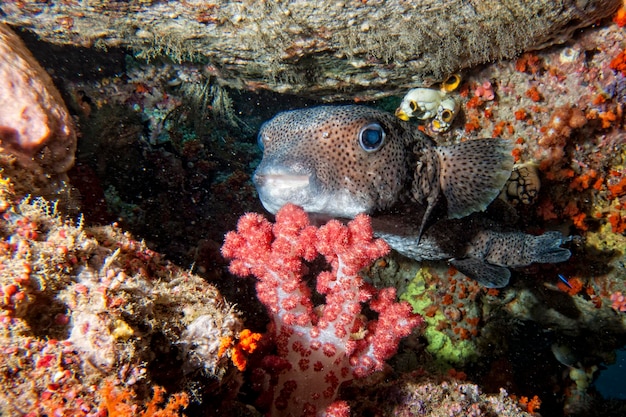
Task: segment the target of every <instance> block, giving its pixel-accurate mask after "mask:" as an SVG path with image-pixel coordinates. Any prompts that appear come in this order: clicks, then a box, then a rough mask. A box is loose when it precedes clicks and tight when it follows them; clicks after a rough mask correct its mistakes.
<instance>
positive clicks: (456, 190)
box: [437, 139, 513, 219]
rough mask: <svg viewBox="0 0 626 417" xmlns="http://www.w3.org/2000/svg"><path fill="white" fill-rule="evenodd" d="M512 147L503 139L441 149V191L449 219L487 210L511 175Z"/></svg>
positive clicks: (466, 143)
mask: <svg viewBox="0 0 626 417" xmlns="http://www.w3.org/2000/svg"><path fill="white" fill-rule="evenodd" d="M511 149H512V145H511V143H510V141H507V140H503V139H477V140H469V141H466V142H461V143H458V144H456V145H452V146H446V147H440V148H437V153H438V155H439V167H440V182H441V191H442V192H443V195H444V196H445V198H446V201H447V205H448V217H449V218H453V219H454V218H460V217H465V216H467V215H468V214H471V213H473V212H477V211H483V210H484V209H485V208H487V206H488V205H489V203H491V202H492V201H493V199H494V198H496V197H497V196H498V194H499V193H500V191H501V190H502V187H503V186H504V184H505V183H506V181H507V179H508V178H509V176H510V175H511V170H512V169H513V156H512V155H511Z"/></svg>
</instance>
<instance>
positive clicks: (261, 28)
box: [0, 0, 622, 101]
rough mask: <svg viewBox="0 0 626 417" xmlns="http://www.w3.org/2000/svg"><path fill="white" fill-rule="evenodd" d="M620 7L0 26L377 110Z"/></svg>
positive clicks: (534, 6) (28, 20) (369, 7)
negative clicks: (384, 102)
mask: <svg viewBox="0 0 626 417" xmlns="http://www.w3.org/2000/svg"><path fill="white" fill-rule="evenodd" d="M621 3H622V1H621V0H588V1H580V0H564V1H558V2H555V1H551V0H505V1H501V2H496V3H494V2H491V1H486V0H474V1H462V0H453V1H441V0H424V1H420V2H407V1H400V0H393V1H387V2H385V1H380V0H379V1H367V2H364V1H363V2H360V1H351V2H323V3H319V2H313V1H298V2H289V1H271V2H255V1H250V0H245V1H238V2H231V1H224V0H218V1H213V2H209V1H198V0H192V1H182V2H178V1H164V2H162V1H158V2H157V1H131V2H114V1H81V2H77V1H68V2H47V1H14V2H5V3H3V4H0V12H1V13H3V14H4V15H3V16H0V20H1V21H4V22H5V23H8V24H10V25H13V26H18V27H22V28H25V29H29V30H32V31H34V32H35V33H37V35H39V36H40V37H41V38H42V39H43V40H46V41H49V42H54V43H60V44H71V45H80V46H96V47H100V48H102V49H107V48H111V47H118V46H119V47H125V48H130V49H132V50H134V51H135V52H136V53H137V55H139V56H140V57H145V58H147V59H153V58H155V57H158V56H162V55H165V56H168V57H170V58H172V59H173V60H175V61H186V60H193V61H197V62H201V63H203V64H205V70H206V71H207V72H208V73H209V74H212V75H214V76H215V77H216V78H217V80H218V81H219V82H221V83H222V84H224V85H229V86H233V87H238V88H247V89H250V90H256V89H259V88H261V89H269V90H273V91H277V92H281V93H292V94H299V95H306V96H310V97H315V98H321V99H324V100H328V101H331V100H342V99H357V100H358V99H363V100H366V99H374V98H379V97H382V96H386V95H391V94H400V93H401V92H403V91H405V90H406V89H407V88H408V87H412V86H415V85H417V84H428V83H429V82H434V81H436V80H441V79H442V78H443V77H445V76H446V75H448V74H450V73H452V72H455V71H459V70H461V69H464V68H469V67H472V66H475V65H478V64H482V63H486V62H490V61H494V60H497V59H501V58H512V57H514V56H516V55H517V54H519V53H521V52H523V51H528V50H533V49H541V48H543V47H545V46H548V45H551V44H555V43H561V42H564V41H566V40H567V39H568V38H569V37H570V35H571V34H572V33H573V32H574V31H575V30H576V29H579V28H582V27H585V26H589V25H591V24H593V23H594V22H596V21H598V20H599V19H601V18H604V17H607V16H610V15H611V14H613V13H614V12H615V11H616V10H617V8H618V7H619V5H620V4H621Z"/></svg>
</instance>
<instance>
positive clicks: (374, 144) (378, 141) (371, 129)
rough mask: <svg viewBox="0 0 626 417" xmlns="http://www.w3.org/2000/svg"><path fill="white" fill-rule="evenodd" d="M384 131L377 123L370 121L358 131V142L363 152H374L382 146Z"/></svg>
mask: <svg viewBox="0 0 626 417" xmlns="http://www.w3.org/2000/svg"><path fill="white" fill-rule="evenodd" d="M384 141H385V131H384V130H383V128H382V127H381V126H380V125H379V124H378V123H371V124H369V125H367V126H365V127H363V129H361V131H360V132H359V144H360V145H361V148H363V150H364V151H365V152H375V151H377V150H379V149H380V147H381V146H383V142H384Z"/></svg>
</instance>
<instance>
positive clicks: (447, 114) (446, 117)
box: [441, 110, 454, 123]
mask: <svg viewBox="0 0 626 417" xmlns="http://www.w3.org/2000/svg"><path fill="white" fill-rule="evenodd" d="M453 118H454V114H453V113H452V111H450V110H444V111H442V112H441V120H443V121H444V122H446V123H450V122H451V121H452V119H453Z"/></svg>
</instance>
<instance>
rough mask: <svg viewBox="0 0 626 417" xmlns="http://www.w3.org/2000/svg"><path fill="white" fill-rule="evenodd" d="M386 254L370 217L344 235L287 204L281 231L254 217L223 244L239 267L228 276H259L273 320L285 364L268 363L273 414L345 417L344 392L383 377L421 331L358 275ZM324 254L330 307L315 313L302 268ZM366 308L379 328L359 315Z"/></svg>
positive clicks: (390, 294) (280, 216) (279, 359)
mask: <svg viewBox="0 0 626 417" xmlns="http://www.w3.org/2000/svg"><path fill="white" fill-rule="evenodd" d="M388 251H389V247H388V246H387V244H386V243H385V242H384V241H382V240H380V239H378V240H374V239H373V238H372V228H371V225H370V221H369V218H368V217H367V216H366V215H359V216H357V217H356V218H355V219H354V220H352V221H351V222H350V223H348V225H347V226H344V225H343V224H341V223H340V222H338V221H336V220H331V221H330V222H328V223H327V224H326V225H324V226H322V227H320V228H319V229H318V228H315V227H313V226H310V225H309V220H308V217H307V215H306V214H305V213H304V211H303V210H302V209H301V208H299V207H297V206H294V205H290V204H289V205H286V206H285V207H283V208H282V209H281V210H280V211H278V213H277V214H276V223H275V224H271V223H270V222H269V221H267V220H266V219H265V218H264V217H262V216H261V215H258V214H253V213H249V214H246V215H244V216H243V217H242V218H241V219H240V220H239V223H238V225H237V232H229V233H228V234H227V235H226V239H225V242H224V246H223V247H222V253H223V255H224V256H225V257H226V258H229V259H232V261H231V264H230V271H231V272H233V273H234V274H237V275H241V276H245V275H249V274H254V275H255V276H256V277H257V279H258V282H257V295H258V297H259V300H260V301H261V302H262V303H263V304H265V306H266V307H267V308H268V310H269V313H270V316H271V318H272V328H271V330H270V334H271V336H272V337H273V338H274V341H275V343H276V346H277V351H278V355H277V356H271V357H267V358H266V361H265V362H266V364H268V365H269V364H271V368H272V369H273V370H274V372H275V375H272V378H271V380H270V385H271V387H270V388H269V392H268V393H267V394H268V395H269V396H271V397H272V400H271V401H272V404H271V408H272V409H271V412H270V415H272V416H278V415H292V416H304V415H306V416H309V415H310V416H313V415H328V416H331V415H332V416H340V415H341V416H345V415H348V413H349V409H348V406H347V404H346V403H345V402H342V401H338V400H337V391H338V388H339V386H340V384H341V383H342V382H344V381H348V380H351V379H354V378H358V377H363V376H366V375H369V374H371V373H372V372H374V371H377V370H380V369H382V367H383V365H384V361H385V360H386V359H388V358H389V357H391V356H392V355H393V354H394V353H395V352H396V349H397V346H398V343H399V341H400V339H401V338H402V337H405V336H407V335H408V334H410V333H411V331H412V330H413V329H414V328H415V327H416V326H419V325H420V324H421V323H422V319H421V317H420V316H418V315H415V314H412V312H411V307H410V306H409V304H407V303H396V302H395V297H396V294H395V289H392V288H387V289H383V290H380V291H377V290H376V289H375V288H373V287H372V286H370V285H368V284H366V283H365V282H364V281H363V279H362V278H361V277H360V276H359V275H358V273H359V271H360V270H361V269H362V268H364V267H366V266H368V265H369V264H370V263H371V262H372V261H373V260H374V259H377V258H379V257H381V256H383V255H385V254H386V253H387V252H388ZM318 255H323V256H325V258H326V261H327V262H328V263H329V264H330V265H331V267H332V269H331V271H324V272H322V273H320V274H319V275H318V277H317V286H316V289H317V292H319V293H320V294H322V295H324V296H325V300H326V304H325V305H322V306H319V307H317V308H314V306H313V303H312V301H311V291H310V289H309V287H307V285H306V283H305V281H304V280H303V276H304V273H305V271H306V267H305V265H304V264H303V260H307V261H312V260H313V259H315V258H316V257H317V256H318ZM365 302H368V303H369V305H370V308H371V309H372V310H373V311H375V312H377V313H378V320H377V321H376V320H374V321H369V322H368V321H367V319H366V318H365V317H364V316H363V315H361V309H362V306H361V303H365ZM268 368H270V366H268ZM276 374H277V375H276Z"/></svg>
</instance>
